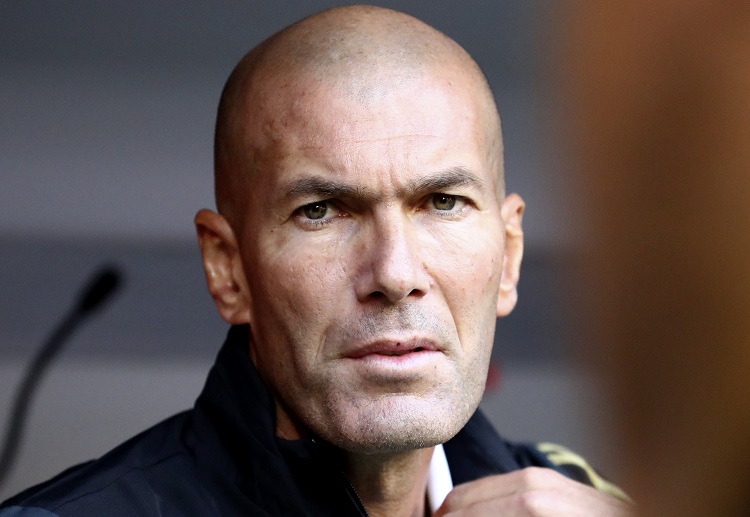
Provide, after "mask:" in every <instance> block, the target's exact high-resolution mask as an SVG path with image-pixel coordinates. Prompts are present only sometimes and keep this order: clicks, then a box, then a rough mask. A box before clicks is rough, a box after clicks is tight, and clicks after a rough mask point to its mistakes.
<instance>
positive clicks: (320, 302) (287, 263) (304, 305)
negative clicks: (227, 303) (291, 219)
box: [248, 235, 347, 337]
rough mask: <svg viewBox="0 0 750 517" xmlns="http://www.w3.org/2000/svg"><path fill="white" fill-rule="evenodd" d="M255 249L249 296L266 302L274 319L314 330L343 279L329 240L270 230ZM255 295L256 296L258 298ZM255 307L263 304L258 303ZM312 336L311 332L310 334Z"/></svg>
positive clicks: (332, 305)
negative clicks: (272, 232) (255, 257)
mask: <svg viewBox="0 0 750 517" xmlns="http://www.w3.org/2000/svg"><path fill="white" fill-rule="evenodd" d="M271 237H272V238H271V239H269V240H268V241H267V242H265V243H263V242H261V243H259V245H258V246H257V248H256V249H258V250H259V251H261V252H260V253H258V254H257V256H258V261H257V263H256V264H255V265H254V266H255V267H254V271H250V272H249V275H248V276H249V277H251V278H253V281H252V282H251V284H252V285H251V286H250V289H251V298H252V299H253V301H255V303H254V305H258V303H260V304H262V305H263V306H265V307H266V312H267V313H270V314H264V316H265V317H268V316H270V317H271V318H270V319H272V320H274V321H275V323H276V324H277V325H281V326H282V327H290V326H294V327H297V328H299V331H300V332H315V331H318V330H319V329H320V328H324V327H325V326H326V325H327V321H328V316H327V315H329V314H331V313H332V312H334V311H335V310H336V305H337V303H340V301H341V299H342V298H343V294H344V293H343V292H342V289H343V288H342V286H343V285H344V284H345V282H346V278H347V277H346V268H345V267H344V264H343V262H344V261H343V260H342V259H340V258H339V257H338V256H337V254H336V253H335V248H333V247H332V246H331V245H330V244H326V243H320V242H309V241H308V240H306V239H296V240H295V239H291V238H289V239H286V238H284V236H283V235H279V236H277V235H271ZM258 300H259V301H258ZM258 309H259V310H263V309H261V308H260V307H258ZM311 337H312V336H311Z"/></svg>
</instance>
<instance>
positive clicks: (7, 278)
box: [0, 0, 615, 499]
mask: <svg viewBox="0 0 750 517" xmlns="http://www.w3.org/2000/svg"><path fill="white" fill-rule="evenodd" d="M340 3H341V2H326V1H320V0H315V1H308V2H302V1H299V2H293V1H290V0H281V1H279V0H277V1H273V2H272V1H249V0H248V1H241V0H220V1H216V0H214V1H211V2H209V1H203V2H197V1H181V2H170V1H168V0H148V1H146V0H131V1H129V2H101V1H94V0H90V1H84V0H69V1H62V0H46V1H43V0H2V1H0V423H2V424H4V423H5V422H6V419H7V412H8V409H9V405H10V400H11V397H12V394H13V392H14V389H15V386H16V383H17V382H18V380H19V379H20V376H21V373H22V369H23V367H24V366H25V365H26V363H27V361H28V360H29V358H30V357H31V355H32V354H33V351H34V350H35V349H36V347H38V346H39V345H40V343H41V341H42V340H43V339H44V338H45V336H46V335H47V334H48V333H49V332H50V331H51V329H52V327H53V326H54V324H55V323H56V322H57V321H58V320H59V319H60V318H61V317H62V316H63V315H64V314H65V313H66V312H67V311H68V309H69V306H70V305H71V304H72V303H73V300H74V299H75V296H76V293H77V291H78V289H79V288H80V286H81V285H82V284H84V283H85V282H86V280H87V279H88V278H89V276H90V275H91V274H92V272H93V271H94V270H95V269H97V267H98V266H99V265H100V264H103V263H107V264H116V265H118V266H119V267H120V268H121V269H122V271H123V272H124V274H125V284H124V287H123V289H122V291H121V292H120V293H119V294H118V296H117V297H116V298H115V299H114V300H113V301H112V303H111V304H109V305H108V306H107V307H106V308H105V309H104V310H102V311H101V312H100V313H98V314H96V315H95V316H94V318H93V319H92V321H90V322H89V323H88V324H87V325H86V326H85V328H83V329H81V331H80V332H79V333H78V334H77V335H76V336H75V337H74V339H73V340H72V341H71V342H70V343H69V346H68V348H67V349H66V350H65V352H64V354H63V356H62V357H61V359H60V360H59V362H58V363H57V364H56V365H55V366H54V367H53V370H52V371H51V373H50V375H49V377H48V378H46V379H45V381H44V382H43V384H42V386H41V391H40V395H39V398H38V399H37V403H36V404H35V406H34V408H33V410H32V412H31V415H30V421H29V428H28V433H27V435H26V438H25V441H24V444H23V447H22V449H21V450H20V458H19V461H18V464H17V468H16V470H15V472H14V474H13V475H12V476H11V477H10V479H9V480H8V482H7V483H6V486H2V487H0V499H2V498H5V497H7V496H9V495H11V494H12V493H14V492H15V491H17V490H19V489H21V488H23V487H25V486H27V485H29V484H31V483H34V482H38V481H41V480H43V479H45V478H47V477H49V476H50V475H52V474H54V473H56V472H57V471H59V470H61V469H62V468H64V467H65V466H67V465H69V464H71V463H73V462H77V461H82V460H85V459H88V458H91V457H95V456H97V455H100V454H102V453H103V452H105V451H106V450H107V449H109V448H110V447H112V446H113V445H115V444H117V443H119V442H120V441H122V440H123V439H125V438H127V437H128V436H131V435H132V434H133V433H135V432H137V431H139V430H141V429H143V428H145V427H146V426H148V425H150V424H152V423H155V422H157V421H158V420H160V419H162V418H164V417H166V416H168V415H170V414H171V413H174V412H176V411H178V410H180V409H183V408H187V407H189V406H190V405H191V404H192V401H193V400H194V398H195V396H196V395H197V393H198V392H199V390H200V388H201V386H202V383H203V379H204V376H205V373H206V371H207V369H208V367H209V366H210V364H211V362H212V360H213V357H214V355H215V353H216V351H217V350H218V348H219V346H220V344H221V342H222V340H223V337H224V334H225V332H226V325H225V324H224V323H223V322H222V321H221V320H220V319H219V317H218V316H217V315H216V313H215V310H214V308H213V304H212V302H211V300H210V298H209V296H208V295H207V293H206V290H205V285H204V279H203V272H202V268H201V265H200V257H199V254H198V250H197V246H196V244H195V242H194V241H195V238H194V230H193V226H192V218H193V215H194V214H195V212H196V211H197V210H198V209H199V208H202V207H213V194H212V132H213V122H214V113H215V109H216V104H217V101H218V97H219V94H220V92H221V88H222V85H223V82H224V80H225V79H226V77H227V75H228V74H229V72H230V71H231V69H232V67H233V66H234V64H235V63H236V62H237V61H238V60H239V58H240V57H241V56H242V55H243V54H244V53H245V52H246V51H247V50H249V49H250V48H251V47H252V46H254V45H255V44H256V43H258V42H260V41H261V40H262V39H263V38H265V37H267V36H269V35H270V34H272V33H273V32H275V31H276V30H278V29H280V28H281V27H283V26H285V25H287V24H289V23H291V22H292V21H295V20H297V19H299V18H301V17H303V16H306V15H308V14H311V13H313V12H316V11H318V10H320V9H323V8H326V7H331V6H334V5H339V4H340ZM376 3H377V4H378V5H382V6H386V7H393V8H397V9H399V10H403V11H405V12H408V13H410V14H413V15H415V16H417V17H418V18H421V19H422V20H424V21H426V22H428V23H430V24H432V25H433V26H435V27H437V28H438V29H440V30H442V31H444V32H446V33H447V34H449V35H450V36H452V37H453V38H454V39H456V40H457V41H458V42H459V43H460V44H461V45H463V46H464V47H465V48H466V49H467V50H468V51H469V52H470V53H471V54H472V55H473V56H474V57H475V59H476V60H477V61H478V62H479V63H480V65H481V66H482V67H483V68H484V70H485V72H486V74H487V76H488V77H489V80H490V82H491V84H492V87H493V89H494V91H495V94H496V96H497V99H498V102H499V105H500V109H501V114H502V118H503V124H504V131H505V141H506V170H507V183H508V187H509V190H511V191H517V192H520V193H521V194H522V195H523V196H524V198H525V199H526V201H527V205H528V206H527V214H526V216H525V227H526V237H527V248H526V250H527V251H526V258H525V264H524V268H523V269H522V279H521V286H520V301H519V305H518V308H517V310H516V311H515V312H514V313H513V314H512V315H511V316H510V317H508V318H507V319H505V320H502V321H500V322H499V324H498V332H497V336H496V346H495V351H494V358H495V363H496V370H497V371H499V372H500V376H499V381H497V382H495V383H494V384H493V387H492V389H491V390H490V391H489V392H488V394H487V397H486V400H485V402H484V404H485V407H486V409H487V411H488V412H489V413H490V416H491V418H492V420H493V421H494V422H495V424H496V426H497V427H498V428H499V429H500V430H501V432H503V433H504V434H506V435H508V436H509V437H510V438H514V439H523V440H542V439H544V440H555V441H559V442H563V443H565V444H567V445H570V446H572V447H573V448H575V449H577V450H579V451H581V452H583V453H585V454H586V455H588V456H590V457H591V459H592V460H593V461H594V463H597V464H599V465H602V466H603V467H604V470H605V471H607V470H609V471H612V470H613V469H615V466H613V465H609V464H608V463H609V462H611V461H612V460H613V458H612V457H611V456H610V455H609V454H608V452H607V451H608V444H607V440H606V435H607V431H606V429H605V427H606V425H605V418H604V416H605V415H604V413H603V405H602V403H601V401H600V400H599V398H598V397H597V394H596V389H595V384H594V382H593V380H592V379H591V377H590V376H589V375H587V374H586V373H585V372H584V371H583V370H582V369H581V368H580V366H579V365H578V363H577V362H576V361H575V360H574V359H575V358H574V356H575V350H576V349H575V342H576V335H577V332H576V330H575V325H574V324H573V322H574V321H575V313H574V312H573V311H572V310H571V309H574V308H571V307H569V304H568V303H566V302H567V301H568V300H569V298H568V296H566V294H567V293H568V291H569V289H570V279H569V277H568V274H569V273H570V272H571V270H572V269H573V268H574V264H575V260H574V257H575V242H574V241H575V239H574V237H573V235H574V234H575V225H574V224H573V218H574V217H575V203H574V200H575V197H574V192H573V190H574V189H573V188H572V186H571V185H570V182H569V180H568V179H567V177H566V174H565V172H564V169H565V167H564V166H563V165H562V164H563V163H564V160H563V159H562V158H561V153H560V152H559V150H558V149H557V147H558V143H557V142H558V139H557V138H556V131H555V130H553V129H552V127H553V126H552V125H551V124H549V123H548V118H549V108H550V106H551V104H552V103H553V101H552V98H553V97H552V96H550V91H551V89H550V88H549V86H548V82H549V77H550V73H549V72H550V69H551V67H552V66H553V63H552V62H551V61H550V58H549V56H550V50H551V49H552V48H554V45H555V42H556V40H555V37H554V29H555V27H556V20H557V19H558V17H559V12H557V11H560V9H559V8H556V12H554V13H553V12H552V9H553V4H552V3H551V2H543V1H523V2H521V1H498V0H485V1H481V0H466V1H461V2H447V1H442V2H441V1H427V0H424V1H409V2H407V1H388V2H376Z"/></svg>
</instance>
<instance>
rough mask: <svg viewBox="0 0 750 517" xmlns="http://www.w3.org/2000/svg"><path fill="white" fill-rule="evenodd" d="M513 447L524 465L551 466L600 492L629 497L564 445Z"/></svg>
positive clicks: (527, 444) (540, 444)
mask: <svg viewBox="0 0 750 517" xmlns="http://www.w3.org/2000/svg"><path fill="white" fill-rule="evenodd" d="M511 447H512V448H513V449H514V453H515V456H516V457H517V458H518V460H519V463H521V465H522V466H523V467H526V466H529V467H531V466H534V467H546V468H550V469H553V470H556V471H558V472H560V473H561V474H563V475H565V476H567V477H569V478H571V479H574V480H576V481H579V482H581V483H585V484H587V485H590V486H592V487H594V488H596V489H597V490H599V491H600V492H604V493H607V494H610V495H613V496H615V497H618V498H620V499H625V500H628V499H629V498H628V496H627V495H626V494H625V492H623V490H622V489H620V488H619V487H618V486H617V485H615V484H613V483H611V482H610V481H608V480H607V479H605V478H604V477H603V476H602V475H601V474H599V472H598V471H597V470H596V469H594V467H592V466H591V464H590V463H589V462H588V461H587V460H586V459H585V458H584V457H583V456H581V455H580V454H578V453H577V452H574V451H572V450H571V449H569V448H567V447H565V446H563V445H559V444H556V443H552V442H540V443H525V444H513V445H511Z"/></svg>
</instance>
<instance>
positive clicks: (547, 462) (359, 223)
mask: <svg viewBox="0 0 750 517" xmlns="http://www.w3.org/2000/svg"><path fill="white" fill-rule="evenodd" d="M502 152H503V151H502V139H501V133H500V120H499V117H498V114H497V109H496V107H495V104H494V100H493V97H492V95H491V93H490V91H489V87H488V85H487V82H486V80H485V78H484V76H483V74H482V73H481V71H480V70H479V68H478V67H477V65H476V64H475V63H474V61H473V60H472V59H471V58H470V57H469V56H468V55H467V54H466V52H465V51H464V50H463V49H461V48H460V47H459V46H458V45H457V44H456V43H455V42H453V41H452V40H450V39H449V38H447V37H446V36H444V35H443V34H441V33H439V32H437V31H435V30H434V29H432V28H431V27H428V26H426V25H425V24H423V23H421V22H419V21H417V20H415V19H413V18H411V17H409V16H406V15H404V14H400V13H396V12H393V11H389V10H385V9H380V8H374V7H365V6H354V7H345V8H338V9H334V10H330V11H326V12H323V13H321V14H318V15H316V16H313V17H311V18H308V19H305V20H303V21H301V22H299V23H297V24H295V25H292V26H291V27H289V28H287V29H285V30H283V31H282V32H280V33H278V34H276V35H275V36H273V37H271V38H270V39H268V40H267V41H265V42H263V43H262V44H261V45H259V46H258V47H257V48H255V49H254V50H253V51H251V52H250V53H249V54H248V55H247V56H245V58H243V60H242V61H241V62H240V63H239V65H238V66H237V67H236V69H235V70H234V72H233V73H232V75H231V77H230V78H229V80H228V82H227V85H226V87H225V89H224V92H223V94H222V99H221V103H220V106H219V114H218V119H217V127H216V147H215V153H216V154H215V179H216V200H217V206H218V213H214V212H212V211H209V210H202V211H200V212H199V213H198V214H197V216H196V218H195V222H196V227H197V231H198V239H199V243H200V247H201V251H202V254H203V263H204V266H205V271H206V278H207V282H208V288H209V291H210V292H211V294H212V296H213V298H214V301H215V303H216V306H217V308H218V310H219V313H220V314H221V316H222V317H223V318H224V319H225V320H226V321H227V322H229V323H230V324H232V325H233V328H232V330H231V331H230V334H229V337H228V339H227V342H226V343H225V345H224V347H223V348H222V351H221V352H220V354H219V357H218V360H217V363H216V365H215V366H214V368H213V370H212V372H211V374H210V375H209V379H208V381H207V384H206V387H205V388H204V392H203V393H202V394H201V396H200V397H199V399H198V401H197V403H196V406H195V408H194V409H193V411H192V412H188V413H183V414H181V415H177V416H176V417H173V418H172V419H170V420H168V421H166V422H164V423H162V424H159V425H158V426H156V427H154V428H152V429H151V430H148V431H146V432H145V433H144V434H142V435H140V436H138V437H136V438H134V439H133V440H131V441H130V442H127V443H126V444H124V445H122V446H121V447H119V448H117V449H115V450H114V451H113V452H111V453H110V454H108V455H106V456H104V457H103V458H101V459H100V460H98V461H95V462H93V463H89V464H86V465H83V466H81V467H77V468H76V469H74V470H72V471H69V472H66V473H64V474H63V475H62V476H60V477H59V478H57V479H55V480H52V481H51V482H48V483H47V484H45V485H42V487H41V488H35V489H31V490H30V491H27V492H26V493H24V494H21V495H20V496H17V497H16V498H14V499H12V500H11V501H9V502H7V503H6V504H7V505H9V506H8V507H9V508H12V509H11V510H6V514H3V515H16V513H13V512H18V514H19V515H59V516H65V515H102V514H106V515H200V516H203V515H268V514H270V515H373V516H375V515H388V516H399V515H404V516H417V515H426V514H433V515H444V514H447V513H450V512H459V513H460V512H461V511H466V512H467V513H474V514H482V515H484V514H487V513H502V514H503V515H556V516H559V515H581V514H586V515H623V514H625V512H626V511H627V503H625V502H623V501H622V500H620V499H618V498H616V497H613V496H612V495H609V494H607V493H604V492H603V491H600V490H597V489H595V488H592V487H590V486H587V485H586V484H584V483H580V482H578V481H574V480H572V479H569V478H567V477H565V476H563V475H562V474H561V473H567V474H568V475H570V476H574V477H578V479H580V480H582V481H585V482H588V483H594V484H598V485H599V487H600V488H606V487H608V486H609V485H607V484H606V483H605V482H603V481H602V480H601V479H599V478H598V477H597V476H596V475H595V474H593V473H592V474H590V475H586V470H587V469H588V466H587V465H585V464H584V463H581V462H580V459H579V458H578V457H575V456H572V455H571V454H570V453H568V452H566V451H564V450H562V449H560V448H554V449H548V450H547V452H546V453H545V452H544V451H542V450H541V449H539V448H534V447H525V446H517V445H513V444H509V443H507V442H505V441H504V440H502V439H501V438H500V437H498V436H497V435H496V434H495V432H494V430H492V429H491V427H490V426H489V424H488V422H487V421H486V420H485V419H484V417H483V416H482V415H481V414H479V413H475V411H476V408H477V405H478V404H479V401H480V399H481V396H482V392H483V388H484V383H485V379H486V373H487V367H488V362H489V357H490V351H491V345H492V342H493V335H494V329H495V319H496V317H498V316H505V315H507V314H508V313H509V312H510V311H511V310H512V309H513V307H514V305H515V302H516V284H517V282H518V275H519V267H520V262H521V255H522V250H523V239H522V230H521V216H522V213H523V209H524V203H523V201H522V199H521V198H520V197H519V196H517V195H510V196H508V197H505V196H504V184H503V163H502ZM442 444H445V446H444V447H443V445H442ZM446 457H447V464H446V459H445V458H446ZM564 457H568V458H571V457H572V458H573V460H572V461H573V462H578V463H579V465H578V466H577V467H576V466H572V465H567V466H558V464H559V463H563V462H562V461H560V459H561V458H564ZM526 467H528V468H526ZM535 467H547V468H535ZM451 479H452V483H455V484H460V486H458V487H457V488H455V489H453V490H452V491H451ZM446 494H448V495H447V499H446V500H445V502H444V503H443V499H444V498H445V495H446ZM7 512H10V513H7ZM34 512H36V513H34Z"/></svg>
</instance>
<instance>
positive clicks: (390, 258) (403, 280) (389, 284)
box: [356, 215, 430, 303]
mask: <svg viewBox="0 0 750 517" xmlns="http://www.w3.org/2000/svg"><path fill="white" fill-rule="evenodd" d="M417 237H418V230H417V229H416V228H415V226H414V224H413V223H412V222H411V221H410V220H409V218H408V217H407V216H404V215H401V216H400V217H383V218H380V219H379V220H378V221H376V222H375V223H374V225H373V226H372V232H371V233H370V232H368V235H365V236H363V239H364V240H365V242H364V243H363V245H362V248H361V249H362V251H363V252H362V254H361V257H360V258H361V260H362V262H361V264H362V267H361V269H360V271H359V275H358V277H357V285H356V291H357V298H358V299H359V300H360V301H368V300H377V299H384V300H387V301H389V302H390V303H399V302H401V301H403V300H405V299H408V298H409V297H422V296H424V295H425V294H427V292H428V291H429V290H430V278H429V274H428V272H427V270H426V269H425V263H424V257H423V253H422V250H421V248H420V245H419V242H418V238H417Z"/></svg>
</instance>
